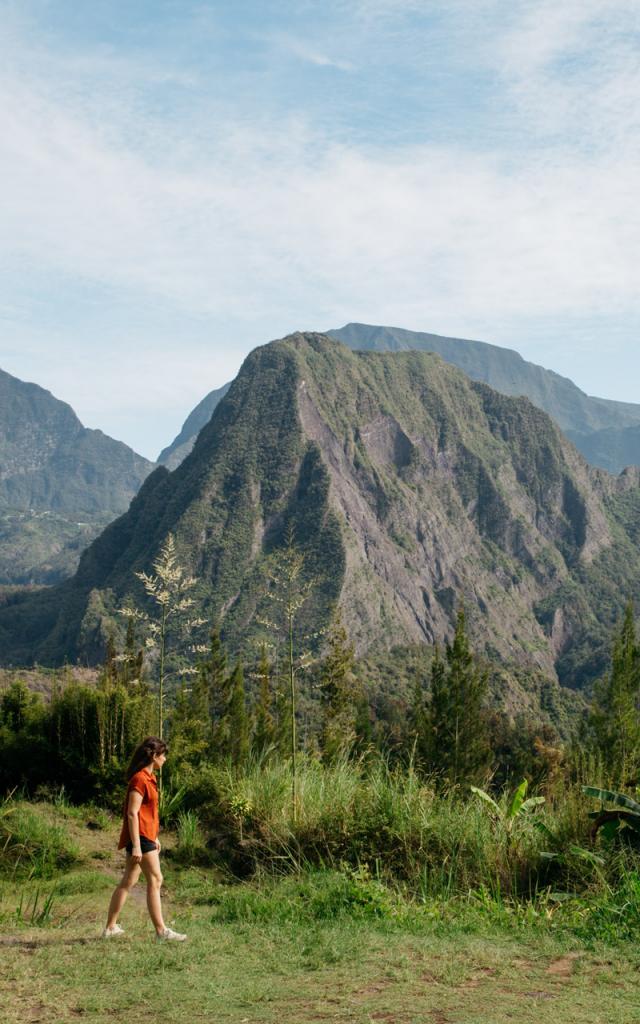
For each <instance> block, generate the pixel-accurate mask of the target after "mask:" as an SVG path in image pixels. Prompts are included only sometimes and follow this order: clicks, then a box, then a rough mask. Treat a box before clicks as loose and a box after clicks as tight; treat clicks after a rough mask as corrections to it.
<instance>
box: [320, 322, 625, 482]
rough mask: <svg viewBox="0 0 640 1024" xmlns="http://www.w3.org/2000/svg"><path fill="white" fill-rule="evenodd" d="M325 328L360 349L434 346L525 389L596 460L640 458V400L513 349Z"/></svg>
mask: <svg viewBox="0 0 640 1024" xmlns="http://www.w3.org/2000/svg"><path fill="white" fill-rule="evenodd" d="M327 334H328V335H329V337H331V338H336V339H337V340H338V341H342V342H344V344H345V345H349V347H350V348H353V349H356V350H360V351H374V352H406V351H411V350H414V349H415V350H418V351H425V352H436V353H437V354H438V355H440V356H442V358H443V359H445V360H446V361H447V362H448V363H452V364H453V365H454V366H457V367H458V368H459V369H460V370H463V371H464V373H466V374H467V376H469V377H471V379H472V380H478V381H483V382H484V383H485V384H489V385H490V387H492V388H494V389H495V390H496V391H500V392H501V393H502V394H505V395H512V396H514V397H515V396H518V395H526V397H527V398H529V399H530V400H531V401H532V402H533V404H534V405H537V406H538V408H539V409H543V410H544V411H545V412H547V413H549V415H550V416H551V417H552V418H553V419H554V420H555V421H556V423H557V424H558V426H559V427H560V428H561V429H562V431H563V432H564V433H565V434H566V435H567V436H568V437H569V438H570V439H571V440H572V441H573V443H574V444H575V445H576V447H577V448H578V450H579V451H581V452H582V454H583V455H584V456H585V458H586V459H587V460H588V461H589V462H591V463H593V464H594V465H596V466H600V467H601V468H603V469H607V470H609V472H611V473H619V472H621V470H622V469H624V468H625V466H630V465H639V464H640V426H638V425H640V405H635V404H632V403H631V402H613V401H609V400H608V399H605V398H594V397H592V396H590V395H586V394H585V393H584V391H581V390H580V388H578V387H577V386H576V385H575V384H574V383H573V381H571V380H569V379H568V378H567V377H562V376H560V374H558V373H554V372H553V370H546V369H544V367H542V366H537V365H536V364H535V363H530V362H528V361H527V360H525V359H523V358H522V356H521V355H519V353H518V352H514V351H513V350H512V349H507V348H500V347H499V346H497V345H489V344H487V343H486V342H484V341H470V340H467V339H462V338H446V337H442V336H441V335H438V334H426V333H423V332H420V331H407V330H403V329H402V328H400V327H376V326H372V325H370V324H357V323H351V324H346V325H345V326H344V327H341V328H339V329H337V330H331V331H327ZM634 428H635V429H634Z"/></svg>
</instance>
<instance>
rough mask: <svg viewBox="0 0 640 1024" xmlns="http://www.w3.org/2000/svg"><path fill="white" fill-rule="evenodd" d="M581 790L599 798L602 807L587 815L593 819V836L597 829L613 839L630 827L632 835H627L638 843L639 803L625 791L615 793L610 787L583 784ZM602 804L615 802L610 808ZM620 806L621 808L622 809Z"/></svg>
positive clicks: (639, 831)
mask: <svg viewBox="0 0 640 1024" xmlns="http://www.w3.org/2000/svg"><path fill="white" fill-rule="evenodd" d="M582 792H583V793H584V794H585V796H592V797H594V798H595V799H596V800H600V801H601V803H602V805H603V806H602V807H601V809H600V810H599V811H591V812H590V814H589V817H590V818H592V819H593V826H592V829H591V834H592V835H593V836H594V837H595V836H597V834H598V832H599V831H602V834H603V835H604V837H605V838H606V839H613V838H614V836H616V835H619V834H620V832H621V831H622V830H626V829H630V830H631V831H632V832H633V833H634V835H633V836H629V838H632V839H633V840H634V843H635V844H640V803H638V802H637V800H634V799H633V798H632V797H630V796H627V794H626V793H616V792H615V791H614V790H611V789H599V788H598V787H597V786H583V787H582ZM604 804H616V805H617V806H616V807H615V808H614V809H612V810H607V809H605V807H604ZM620 808H623V809H622V810H621V809H620Z"/></svg>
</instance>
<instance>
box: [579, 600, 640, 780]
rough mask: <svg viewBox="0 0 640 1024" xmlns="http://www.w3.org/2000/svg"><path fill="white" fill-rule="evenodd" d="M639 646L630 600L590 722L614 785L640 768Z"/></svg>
mask: <svg viewBox="0 0 640 1024" xmlns="http://www.w3.org/2000/svg"><path fill="white" fill-rule="evenodd" d="M639 702H640V648H639V646H638V643H637V639H636V629H635V622H634V610H633V604H632V603H631V601H629V602H628V604H627V606H626V608H625V612H624V617H623V620H622V624H621V626H620V630H619V632H618V633H617V634H616V636H615V637H614V640H613V650H612V658H611V671H610V672H609V673H608V674H607V675H606V676H604V678H603V679H601V680H600V681H599V682H598V683H597V684H596V686H595V694H594V701H593V704H592V707H591V712H590V715H589V725H590V727H591V732H592V736H593V739H594V744H595V747H596V749H597V750H598V751H599V753H600V755H601V757H602V761H603V764H604V765H605V767H606V769H607V771H608V773H609V776H610V780H611V784H612V785H618V784H624V783H625V782H626V781H628V780H629V779H631V778H633V779H636V778H637V776H638V772H639V771H640V714H639Z"/></svg>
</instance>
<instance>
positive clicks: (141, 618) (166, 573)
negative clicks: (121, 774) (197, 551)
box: [120, 533, 206, 738]
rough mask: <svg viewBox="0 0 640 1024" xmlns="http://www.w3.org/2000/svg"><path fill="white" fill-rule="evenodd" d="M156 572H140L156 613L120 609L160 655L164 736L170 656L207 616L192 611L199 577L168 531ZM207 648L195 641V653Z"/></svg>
mask: <svg viewBox="0 0 640 1024" xmlns="http://www.w3.org/2000/svg"><path fill="white" fill-rule="evenodd" d="M153 570H154V572H153V575H149V574H148V573H146V572H137V573H136V574H135V575H136V576H137V577H138V579H139V580H140V581H141V583H142V586H143V587H144V591H145V594H146V596H147V599H148V601H149V603H150V604H151V605H154V606H155V608H156V614H155V615H152V614H151V613H149V612H147V611H146V610H142V609H140V608H136V607H133V606H131V605H128V606H125V607H123V608H121V609H120V612H121V614H122V615H124V616H125V617H127V618H128V619H129V620H135V621H137V622H139V623H140V625H141V627H142V628H143V630H144V631H145V632H146V638H145V646H146V648H147V650H148V651H152V652H154V653H157V656H158V729H157V731H158V736H159V737H160V738H162V736H163V735H164V721H165V683H166V677H167V658H168V655H169V654H170V653H173V654H178V653H183V652H184V649H185V647H186V645H187V643H188V640H189V637H190V635H191V633H192V631H193V630H194V629H198V628H199V627H200V626H202V625H204V621H205V620H204V619H199V618H191V617H190V613H191V609H192V608H193V605H194V600H193V598H191V597H188V596H187V595H188V591H189V590H191V588H192V587H194V586H195V584H196V580H195V578H194V577H192V576H189V575H188V573H187V571H186V569H185V568H184V567H183V566H182V565H180V564H179V562H178V556H177V553H176V545H175V540H174V537H173V534H171V533H170V534H168V536H167V539H166V541H165V542H164V544H163V545H162V547H161V549H160V554H159V555H158V557H157V559H156V560H155V562H154V563H153ZM205 650H206V648H205V647H203V646H201V645H198V644H192V645H191V646H190V651H191V652H192V653H202V652H203V651H205ZM182 671H183V672H185V673H188V674H191V673H196V672H197V669H195V668H193V669H192V668H190V667H188V666H187V667H186V669H183V670H182Z"/></svg>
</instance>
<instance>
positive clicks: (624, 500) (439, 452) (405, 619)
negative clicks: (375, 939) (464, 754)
mask: <svg viewBox="0 0 640 1024" xmlns="http://www.w3.org/2000/svg"><path fill="white" fill-rule="evenodd" d="M637 485H638V480H637V475H634V474H633V473H630V474H626V475H625V476H623V477H621V478H620V479H619V480H616V479H614V478H612V477H610V476H609V475H608V474H606V473H604V472H602V471H599V470H592V469H590V468H589V467H588V466H587V465H586V463H585V462H584V460H583V459H582V458H581V457H580V456H579V454H578V453H577V452H576V450H575V449H574V448H573V446H572V445H571V444H570V443H569V442H568V441H567V440H566V439H565V438H564V437H563V436H562V434H561V433H560V431H559V430H558V429H557V428H556V426H555V425H554V424H553V422H552V421H551V419H550V418H549V417H548V416H546V415H545V414H544V413H543V412H541V411H540V410H539V409H537V408H536V407H535V406H534V405H532V404H531V402H529V401H528V400H527V399H514V398H509V397H506V396H504V395H500V394H498V393H497V392H495V391H493V390H492V389H491V388H489V387H487V386H486V385H485V384H480V383H475V382H472V381H470V380H469V379H468V377H466V376H465V375H464V374H462V373H460V372H459V371H458V370H457V369H455V368H454V367H452V366H450V365H449V364H447V363H445V362H444V361H443V360H442V359H440V358H439V357H438V356H436V355H431V354H427V353H424V352H417V351H409V352H400V353H375V352H353V351H350V350H349V349H348V348H346V347H345V346H344V345H342V344H340V343H338V342H336V341H333V340H331V339H329V338H327V337H326V336H323V335H318V334H295V335H292V336H290V337H289V338H286V339H284V340H282V341H279V342H273V343H271V344H270V345H266V346H263V347H262V348H258V349H256V350H254V351H253V352H252V353H251V354H250V355H249V356H248V357H247V359H246V361H245V363H244V365H243V367H242V369H241V371H240V373H239V375H238V377H237V379H236V380H235V381H234V383H233V385H232V386H231V388H230V390H229V392H228V394H227V395H226V396H225V397H224V398H223V399H222V401H220V403H219V404H218V406H217V408H216V410H215V412H214V415H213V418H212V420H211V422H210V423H209V425H208V426H206V427H205V428H204V429H203V431H202V432H201V434H200V435H199V438H198V440H197V443H196V445H195V447H194V449H193V451H192V452H191V454H190V455H189V456H188V457H187V459H186V460H185V461H184V462H183V463H182V464H181V465H180V466H179V467H178V469H176V470H175V471H174V472H173V473H169V472H168V471H167V470H166V469H164V468H160V469H158V470H156V471H155V472H154V473H153V474H152V475H151V476H150V477H149V478H148V479H147V481H146V482H145V484H144V486H143V487H142V489H141V491H140V493H139V494H138V496H137V497H136V498H135V500H134V501H133V502H132V505H131V508H130V510H129V511H128V512H127V513H126V514H125V515H124V516H122V517H121V518H120V519H118V520H116V522H114V523H112V524H111V525H110V526H109V527H108V528H107V529H106V530H105V531H104V533H103V534H102V535H101V536H100V537H99V538H98V539H97V540H96V541H95V542H94V543H93V544H92V545H91V546H90V548H89V549H88V550H87V551H86V552H85V553H84V555H83V556H82V559H81V562H80V566H79V569H78V572H77V574H76V576H75V577H74V578H73V579H72V580H70V581H68V582H66V583H64V584H63V585H61V586H60V587H58V588H56V589H54V590H52V591H48V592H43V593H40V594H38V595H29V596H25V597H23V598H20V596H18V597H16V596H14V597H12V598H11V599H10V600H8V601H7V603H6V604H5V606H4V607H3V608H2V609H0V658H1V659H2V661H3V662H4V663H9V662H13V663H17V662H20V661H26V662H29V661H32V660H34V659H35V660H38V661H39V662H42V663H45V664H46V663H60V662H61V661H63V660H64V658H65V657H66V658H68V659H71V660H75V659H77V658H82V659H85V658H87V659H89V660H90V661H91V660H95V659H97V658H99V657H100V656H101V654H102V649H103V645H104V641H105V637H106V635H107V634H108V632H109V631H110V630H111V629H112V628H113V626H114V624H115V622H116V619H115V617H114V610H115V607H116V606H117V605H118V603H119V602H121V601H122V600H123V599H124V598H125V596H126V595H127V594H128V593H130V592H132V591H133V590H135V587H134V577H133V572H134V570H140V569H149V567H150V564H151V561H152V559H153V558H154V556H155V555H156V554H157V552H158V550H159V547H160V545H161V543H162V542H163V540H164V539H165V538H166V536H167V534H168V533H169V532H172V533H174V534H175V537H176V542H177V546H178V551H179V554H180V558H181V560H182V561H183V562H185V563H186V564H187V565H188V566H189V568H190V569H191V571H192V572H193V574H194V575H196V576H197V577H198V579H199V581H200V583H199V594H198V596H199V601H200V603H201V606H202V609H203V611H204V613H205V614H206V616H207V617H208V618H210V619H211V620H218V619H219V620H221V622H222V626H223V630H224V633H225V635H226V637H227V640H228V641H229V643H230V644H231V645H236V646H237V645H242V644H243V643H244V644H246V643H247V642H248V641H249V640H250V638H251V636H252V635H255V633H256V632H257V627H256V621H255V619H256V612H258V614H261V609H262V608H263V607H265V596H264V595H265V560H266V558H267V557H268V555H269V553H270V552H271V551H273V550H274V549H276V548H278V547H279V546H280V545H281V544H282V543H283V539H284V536H285V534H286V532H287V528H288V527H289V526H291V527H292V529H293V531H294V536H295V540H296V543H297V544H298V545H299V546H300V547H301V548H302V549H303V550H304V552H305V554H306V556H307V566H308V569H309V572H310V573H311V574H312V575H314V576H315V577H316V580H317V584H316V588H315V591H314V593H315V600H314V603H313V605H312V608H311V617H312V619H313V622H314V624H315V625H322V624H323V623H324V622H326V620H327V617H328V615H329V611H330V608H331V606H332V604H333V603H334V602H335V601H339V603H340V606H341V608H342V611H343V615H344V618H345V620H346V622H347V625H348V627H349V630H350V633H351V635H352V636H353V638H354V640H355V641H356V643H357V646H358V650H359V652H360V653H364V652H366V651H368V650H373V649H375V648H378V649H380V648H388V647H391V646H393V645H402V644H414V643H425V642H426V643H433V642H434V641H436V640H441V639H442V638H443V637H445V636H447V635H450V632H451V628H452V623H453V618H454V615H455V611H456V607H457V605H458V603H459V602H460V601H461V600H463V601H464V602H465V605H466V607H467V614H468V620H469V628H470V632H471V634H472V637H473V640H474V643H475V645H476V647H477V648H478V649H479V650H481V651H484V653H485V654H486V655H487V656H489V657H490V658H492V659H493V660H498V661H502V662H503V663H505V664H516V665H519V666H520V667H521V668H524V669H530V670H533V671H536V672H541V673H543V674H544V675H547V676H548V677H553V676H554V675H555V673H556V672H557V673H558V674H559V676H560V678H561V680H562V681H564V682H568V683H570V684H572V685H584V684H586V683H588V682H589V680H590V679H592V678H593V677H594V675H596V674H597V673H598V672H599V671H600V670H601V668H602V665H603V663H604V658H605V657H606V654H605V651H606V645H607V644H608V639H609V630H610V627H611V624H612V622H613V620H614V618H615V616H616V615H617V614H618V612H619V609H620V607H621V605H622V604H623V602H624V600H625V598H626V596H627V595H628V594H630V593H637V592H638V589H639V586H638V585H639V582H640V560H639V558H638V555H637V552H636V544H635V538H636V533H637V531H638V529H639V527H640V491H639V490H638V486H637ZM612 581H615V583H613V582H612ZM140 597H141V595H140V594H139V592H138V593H137V598H138V599H140Z"/></svg>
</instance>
